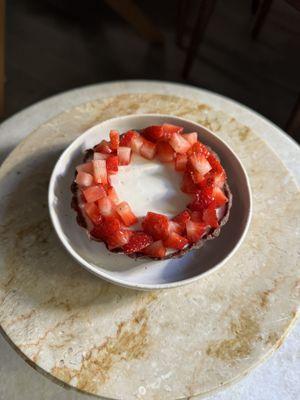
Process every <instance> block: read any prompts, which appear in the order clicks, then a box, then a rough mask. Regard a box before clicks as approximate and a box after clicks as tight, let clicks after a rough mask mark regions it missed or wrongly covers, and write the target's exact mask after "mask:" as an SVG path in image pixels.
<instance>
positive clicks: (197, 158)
mask: <svg viewBox="0 0 300 400" xmlns="http://www.w3.org/2000/svg"><path fill="white" fill-rule="evenodd" d="M189 162H190V163H191V165H192V166H193V168H194V170H195V171H197V172H199V173H200V174H201V175H202V176H204V175H205V174H207V172H209V171H210V170H211V169H212V167H211V165H210V163H209V162H208V161H207V159H206V158H205V156H204V155H202V154H198V153H193V154H192V155H191V156H189Z"/></svg>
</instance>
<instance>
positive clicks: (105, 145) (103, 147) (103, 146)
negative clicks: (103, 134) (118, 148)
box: [94, 140, 112, 154]
mask: <svg viewBox="0 0 300 400" xmlns="http://www.w3.org/2000/svg"><path fill="white" fill-rule="evenodd" d="M94 150H95V151H96V152H99V153H104V154H110V153H112V149H111V148H110V144H109V142H108V141H107V140H102V141H101V142H100V143H99V144H97V146H95V147H94Z"/></svg>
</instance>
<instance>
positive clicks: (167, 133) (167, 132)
mask: <svg viewBox="0 0 300 400" xmlns="http://www.w3.org/2000/svg"><path fill="white" fill-rule="evenodd" d="M162 128H163V131H164V135H163V139H164V140H167V141H168V140H169V139H171V136H172V135H173V134H174V133H182V132H183V127H182V126H176V125H172V124H163V125H162Z"/></svg>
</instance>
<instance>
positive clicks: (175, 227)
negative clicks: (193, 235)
mask: <svg viewBox="0 0 300 400" xmlns="http://www.w3.org/2000/svg"><path fill="white" fill-rule="evenodd" d="M184 231H185V224H179V223H178V222H174V221H169V235H170V234H171V233H173V232H175V233H178V234H179V235H181V234H182V233H183V232H184Z"/></svg>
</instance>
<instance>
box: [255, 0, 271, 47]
mask: <svg viewBox="0 0 300 400" xmlns="http://www.w3.org/2000/svg"><path fill="white" fill-rule="evenodd" d="M272 3H273V0H263V1H262V3H261V6H260V7H259V9H258V12H257V17H256V20H255V23H254V26H253V29H252V32H251V36H252V38H253V39H256V38H257V36H258V34H259V32H260V30H261V28H262V26H263V24H264V22H265V19H266V17H267V14H268V12H269V10H270V7H271V5H272Z"/></svg>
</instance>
